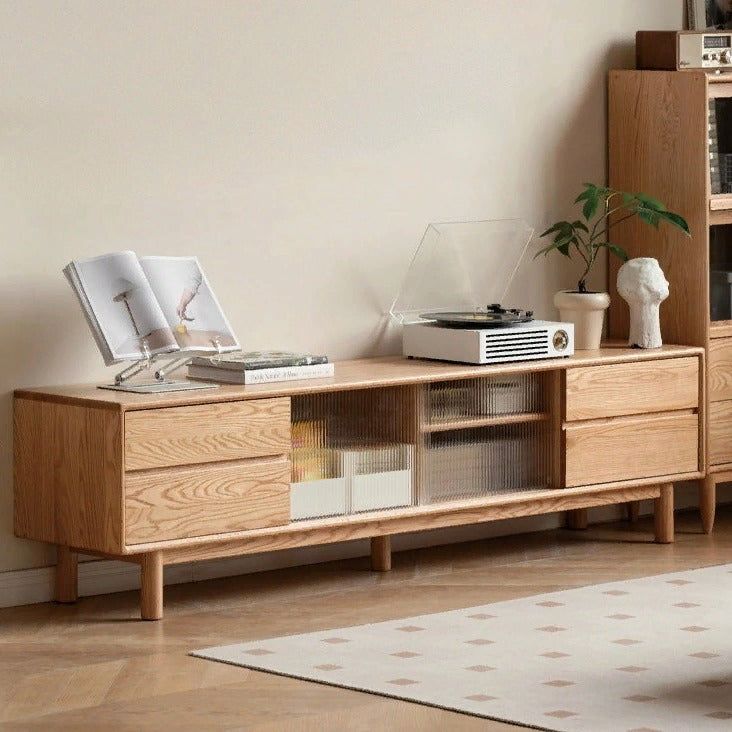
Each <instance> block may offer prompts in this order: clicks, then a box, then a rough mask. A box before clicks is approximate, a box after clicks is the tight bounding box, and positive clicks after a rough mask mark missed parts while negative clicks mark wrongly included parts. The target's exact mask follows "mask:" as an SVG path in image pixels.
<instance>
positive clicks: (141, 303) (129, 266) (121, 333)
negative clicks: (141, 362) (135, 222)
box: [70, 252, 178, 365]
mask: <svg viewBox="0 0 732 732" xmlns="http://www.w3.org/2000/svg"><path fill="white" fill-rule="evenodd" d="M72 267H73V270H74V273H75V275H76V277H75V278H74V279H76V280H78V283H79V285H80V286H81V289H82V293H81V294H80V301H81V302H82V307H83V308H84V309H85V311H86V309H87V308H88V310H89V311H90V313H87V314H88V315H93V320H94V321H96V324H97V326H98V329H99V332H100V334H101V336H102V337H103V338H104V340H105V341H106V343H107V346H108V347H109V353H108V354H104V355H105V362H106V363H107V365H109V356H111V359H112V361H111V362H112V363H116V362H118V361H125V360H133V359H139V358H143V357H144V356H145V350H144V347H143V341H145V342H146V343H147V345H148V348H149V350H150V353H168V352H170V351H177V350H178V344H177V342H176V340H175V338H174V336H173V332H172V330H171V328H170V326H169V325H168V322H167V321H166V319H165V316H164V314H163V311H162V310H161V309H160V306H159V305H158V303H157V300H156V298H155V295H154V294H153V291H152V288H151V287H150V284H149V283H148V281H147V278H146V277H145V273H144V272H143V270H142V267H141V266H140V262H139V261H138V259H137V255H135V253H134V252H116V253H114V254H105V255H102V256H100V257H93V258H92V259H83V260H77V261H74V262H72ZM70 281H71V283H72V286H74V280H73V279H71V278H70ZM77 294H79V293H77ZM90 323H91V320H90Z"/></svg>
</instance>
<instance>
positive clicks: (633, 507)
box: [625, 501, 640, 524]
mask: <svg viewBox="0 0 732 732" xmlns="http://www.w3.org/2000/svg"><path fill="white" fill-rule="evenodd" d="M625 508H626V511H627V512H628V521H629V522H630V523H631V524H634V523H635V522H636V521H637V520H638V516H640V501H629V502H628V503H626V504H625Z"/></svg>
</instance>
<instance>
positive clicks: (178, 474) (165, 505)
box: [125, 457, 291, 545]
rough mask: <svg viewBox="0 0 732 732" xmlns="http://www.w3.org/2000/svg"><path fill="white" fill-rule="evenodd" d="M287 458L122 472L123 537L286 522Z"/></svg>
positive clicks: (134, 540) (175, 535)
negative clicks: (123, 475)
mask: <svg viewBox="0 0 732 732" xmlns="http://www.w3.org/2000/svg"><path fill="white" fill-rule="evenodd" d="M290 470H291V464H290V461H289V459H287V458H284V457H282V458H276V459H272V460H253V461H251V462H236V463H222V464H217V465H200V466H193V467H187V468H172V469H167V470H150V471H145V472H142V473H128V474H127V475H126V476H125V541H126V543H127V544H128V545H130V544H141V543H145V542H150V541H165V540H168V539H186V538H189V537H192V536H208V535H210V534H225V533H228V532H230V531H244V530H246V529H259V528H263V527H266V526H280V525H282V524H286V523H289V521H290Z"/></svg>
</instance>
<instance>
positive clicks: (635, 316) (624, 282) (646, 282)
mask: <svg viewBox="0 0 732 732" xmlns="http://www.w3.org/2000/svg"><path fill="white" fill-rule="evenodd" d="M617 284H618V292H619V293H620V295H621V296H622V297H623V299H624V300H625V301H626V302H627V303H628V307H629V308H630V332H629V337H628V344H629V345H631V346H635V347H636V348H659V347H660V346H661V345H662V340H661V324H660V318H659V308H660V305H661V303H662V302H663V301H664V300H665V299H666V298H667V297H668V294H669V284H668V281H667V280H666V277H665V275H664V274H663V270H662V269H661V267H660V265H659V264H658V260H656V259H652V258H651V257H638V258H637V259H631V260H629V261H627V262H626V263H625V264H624V265H623V266H622V267H621V268H620V269H619V270H618V280H617Z"/></svg>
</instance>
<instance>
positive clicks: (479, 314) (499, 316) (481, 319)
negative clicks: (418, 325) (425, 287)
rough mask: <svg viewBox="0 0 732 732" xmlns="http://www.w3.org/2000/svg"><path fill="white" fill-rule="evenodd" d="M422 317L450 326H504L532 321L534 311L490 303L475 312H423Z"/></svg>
mask: <svg viewBox="0 0 732 732" xmlns="http://www.w3.org/2000/svg"><path fill="white" fill-rule="evenodd" d="M420 318H422V319H423V320H434V321H435V322H436V323H438V324H439V325H443V326H447V327H450V328H502V327H505V326H509V325H516V324H517V323H530V322H531V321H532V320H533V319H534V313H533V312H532V311H531V310H519V309H518V308H510V309H509V308H502V307H501V306H500V305H489V306H488V307H487V308H486V309H485V310H475V311H473V312H441V313H421V314H420Z"/></svg>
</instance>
